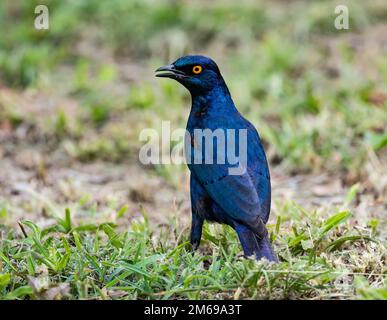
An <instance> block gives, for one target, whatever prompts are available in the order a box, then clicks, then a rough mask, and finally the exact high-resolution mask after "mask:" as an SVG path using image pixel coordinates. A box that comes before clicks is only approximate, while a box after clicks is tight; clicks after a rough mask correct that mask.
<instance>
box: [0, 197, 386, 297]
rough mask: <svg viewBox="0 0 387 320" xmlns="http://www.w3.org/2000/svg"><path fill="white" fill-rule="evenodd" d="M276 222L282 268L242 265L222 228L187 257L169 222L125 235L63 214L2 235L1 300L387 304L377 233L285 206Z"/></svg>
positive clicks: (337, 215)
mask: <svg viewBox="0 0 387 320" xmlns="http://www.w3.org/2000/svg"><path fill="white" fill-rule="evenodd" d="M125 210H126V208H123V209H122V210H120V211H118V212H117V217H116V220H119V219H122V213H123V212H124V211H125ZM279 213H280V215H279V216H278V219H277V223H276V225H272V226H270V231H271V237H272V239H273V241H274V244H275V249H276V251H277V252H278V254H279V256H280V260H281V262H280V263H279V264H269V263H267V262H264V261H261V262H256V261H255V260H254V259H245V258H243V257H242V255H241V249H240V245H239V242H238V240H237V237H236V235H235V232H234V231H233V230H232V229H231V228H229V227H224V226H220V225H205V229H204V232H203V241H202V246H201V249H200V250H199V251H198V252H196V253H195V254H192V252H191V250H190V245H189V242H188V239H187V237H188V230H186V229H185V230H182V229H181V227H180V226H178V225H176V220H175V219H171V223H170V225H169V226H168V227H165V226H163V227H161V228H156V227H152V226H151V225H150V224H149V222H148V218H147V216H146V213H145V212H144V213H143V214H144V216H143V218H142V219H140V220H138V221H135V222H132V224H131V225H130V228H129V230H128V231H127V232H118V231H116V229H115V223H113V222H112V223H102V224H98V225H97V224H85V225H82V224H81V225H78V226H74V225H73V224H72V221H71V214H70V211H69V210H66V213H65V217H64V218H63V219H59V220H58V221H57V223H56V224H54V225H52V226H50V227H48V228H44V229H41V228H39V227H38V226H37V225H36V224H34V223H33V222H31V221H22V222H20V228H21V229H20V230H10V229H9V228H6V227H4V226H3V227H2V234H3V239H2V241H1V245H0V272H1V273H0V298H2V299H15V298H19V299H21V298H27V299H47V298H51V299H53V298H56V299H121V298H123V299H137V298H141V299H170V298H188V299H200V298H201V299H211V298H212V299H219V298H220V299H238V298H245V299H246V298H247V299H290V298H291V299H305V298H309V299H321V298H323V299H327V298H356V299H370V298H372V299H375V298H379V299H381V298H386V294H387V282H386V276H387V273H386V272H387V270H386V264H385V259H386V256H385V254H386V247H385V241H384V242H383V241H382V240H381V239H380V238H379V237H378V230H377V229H375V228H371V227H370V226H364V227H361V226H358V227H356V228H353V227H352V226H351V225H352V223H353V221H352V220H351V212H350V211H348V210H345V209H342V210H338V211H336V212H333V213H331V214H330V215H329V216H328V215H326V214H324V213H321V212H307V211H305V210H304V209H303V208H300V207H299V206H297V205H296V204H294V203H287V204H286V205H284V206H283V207H282V208H281V209H280V212H279ZM115 222H117V221H115ZM156 231H157V232H156Z"/></svg>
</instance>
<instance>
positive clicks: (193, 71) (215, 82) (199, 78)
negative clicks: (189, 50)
mask: <svg viewBox="0 0 387 320" xmlns="http://www.w3.org/2000/svg"><path fill="white" fill-rule="evenodd" d="M156 72H157V74H156V77H163V78H171V79H175V80H176V81H178V82H180V83H181V84H182V85H183V86H185V87H186V88H187V89H188V90H189V91H190V92H191V94H193V95H200V94H206V92H208V91H210V90H212V89H213V88H215V87H216V86H220V85H224V81H223V78H222V75H221V74H220V71H219V68H218V66H217V65H216V63H215V62H214V61H213V60H212V59H210V58H208V57H205V56H198V55H190V56H184V57H181V58H179V59H177V60H176V61H175V62H173V63H171V64H169V65H166V66H163V67H160V68H158V69H157V70H156Z"/></svg>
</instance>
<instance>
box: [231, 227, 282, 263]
mask: <svg viewBox="0 0 387 320" xmlns="http://www.w3.org/2000/svg"><path fill="white" fill-rule="evenodd" d="M235 231H236V232H237V234H238V237H239V240H240V242H241V245H242V248H243V251H244V253H245V255H246V256H248V257H250V256H252V255H255V257H256V259H257V260H260V259H262V258H266V259H267V260H269V261H273V262H278V258H277V256H276V254H275V253H274V251H273V248H272V247H271V244H270V241H269V239H268V237H267V236H266V237H264V238H262V239H260V238H258V236H257V235H256V234H255V233H254V232H253V231H251V230H250V229H248V228H247V227H245V226H243V225H238V226H237V227H236V228H235Z"/></svg>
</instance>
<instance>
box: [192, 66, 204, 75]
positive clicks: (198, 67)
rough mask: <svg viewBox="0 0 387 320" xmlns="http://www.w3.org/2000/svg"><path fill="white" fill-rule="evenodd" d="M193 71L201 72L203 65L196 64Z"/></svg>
mask: <svg viewBox="0 0 387 320" xmlns="http://www.w3.org/2000/svg"><path fill="white" fill-rule="evenodd" d="M192 72H193V73H194V74H199V73H200V72H202V67H201V66H194V67H193V68H192Z"/></svg>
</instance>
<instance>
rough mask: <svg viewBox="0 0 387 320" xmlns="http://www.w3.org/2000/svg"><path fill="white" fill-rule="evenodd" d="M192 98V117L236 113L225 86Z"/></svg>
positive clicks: (194, 95)
mask: <svg viewBox="0 0 387 320" xmlns="http://www.w3.org/2000/svg"><path fill="white" fill-rule="evenodd" d="M191 96H192V107H191V115H190V116H192V117H204V116H205V115H208V114H211V115H215V116H216V115H217V114H219V115H224V114H225V113H230V112H234V111H236V108H235V105H234V102H233V101H232V98H231V95H230V92H229V90H228V88H227V86H226V84H224V85H220V86H216V87H214V88H213V89H211V90H209V91H207V92H205V93H203V94H193V93H191Z"/></svg>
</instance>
